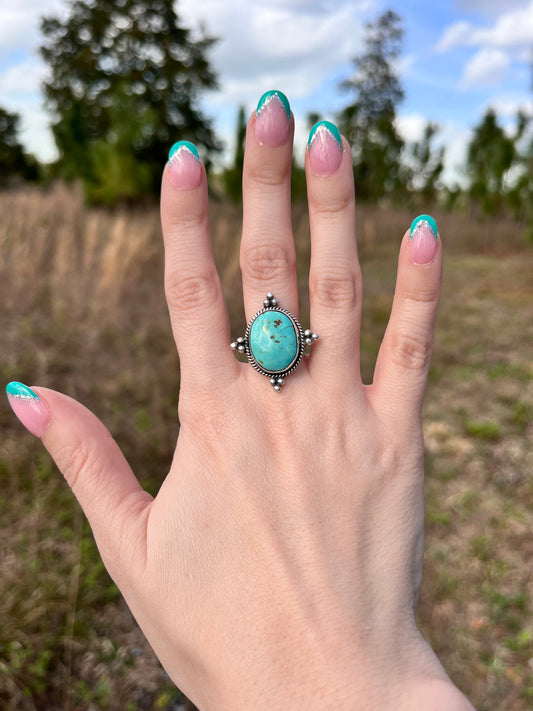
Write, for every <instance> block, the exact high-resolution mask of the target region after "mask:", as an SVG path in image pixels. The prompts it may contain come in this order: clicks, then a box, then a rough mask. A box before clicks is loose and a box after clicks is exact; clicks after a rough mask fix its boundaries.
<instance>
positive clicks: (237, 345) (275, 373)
mask: <svg viewBox="0 0 533 711" xmlns="http://www.w3.org/2000/svg"><path fill="white" fill-rule="evenodd" d="M269 311H275V312H276V313H281V314H284V315H285V316H287V318H288V319H289V320H290V322H291V324H292V326H293V328H294V331H295V333H296V339H297V342H298V349H297V352H296V356H295V357H294V360H293V361H292V363H291V364H290V365H289V367H288V368H285V369H283V370H266V368H263V366H262V365H260V364H259V363H258V362H257V361H256V359H255V358H254V355H253V353H252V349H251V347H250V333H251V330H252V326H253V324H254V322H255V321H256V319H257V318H258V317H259V316H261V314H264V313H267V312H269ZM317 338H318V334H317V333H312V332H311V330H310V329H307V330H306V331H304V330H303V328H302V326H301V324H300V322H299V321H298V319H297V318H296V316H295V315H294V314H292V313H291V312H290V311H288V310H287V309H284V308H282V307H281V306H278V301H277V299H276V298H275V297H274V295H273V294H272V292H269V293H268V294H267V295H266V299H265V300H264V301H263V308H262V309H260V310H259V311H257V312H256V313H255V314H254V315H253V316H252V318H251V319H250V320H249V321H248V325H247V327H246V333H245V334H244V337H242V336H241V337H240V338H237V340H236V341H234V342H233V343H232V344H231V348H232V349H233V350H237V351H239V352H240V353H244V354H246V358H247V359H248V362H249V363H250V365H251V366H252V368H254V370H256V371H257V372H258V373H260V374H261V375H264V376H265V377H267V378H270V384H271V385H272V386H273V388H274V390H276V391H279V390H280V389H281V386H282V385H283V383H284V382H285V378H286V377H287V375H290V374H291V373H293V372H294V371H295V370H296V368H297V367H298V366H299V365H300V363H301V361H302V358H303V356H304V353H305V348H306V346H307V345H311V343H312V342H313V341H315V340H317Z"/></svg>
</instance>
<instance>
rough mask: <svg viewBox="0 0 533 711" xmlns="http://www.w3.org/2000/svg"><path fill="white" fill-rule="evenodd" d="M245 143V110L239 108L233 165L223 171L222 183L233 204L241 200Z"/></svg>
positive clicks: (242, 107) (241, 107)
mask: <svg viewBox="0 0 533 711" xmlns="http://www.w3.org/2000/svg"><path fill="white" fill-rule="evenodd" d="M245 141H246V110H245V108H244V106H240V107H239V112H238V114H237V128H236V130H235V151H234V154H233V165H232V166H231V167H230V168H227V169H226V170H225V171H224V175H223V181H224V187H225V189H226V194H227V195H228V197H229V198H230V199H231V200H232V201H233V202H240V201H241V200H242V170H243V165H244V144H245Z"/></svg>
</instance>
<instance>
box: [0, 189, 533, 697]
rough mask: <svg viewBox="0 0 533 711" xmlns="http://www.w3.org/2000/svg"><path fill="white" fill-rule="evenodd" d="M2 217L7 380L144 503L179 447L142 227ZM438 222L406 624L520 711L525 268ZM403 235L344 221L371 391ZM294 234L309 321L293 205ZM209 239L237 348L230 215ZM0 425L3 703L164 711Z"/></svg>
mask: <svg viewBox="0 0 533 711" xmlns="http://www.w3.org/2000/svg"><path fill="white" fill-rule="evenodd" d="M0 214H1V215H2V219H1V223H0V249H1V254H2V259H1V263H0V277H1V283H2V301H1V304H0V318H1V326H2V346H1V352H2V358H1V362H0V369H1V375H2V377H3V380H4V382H7V381H8V380H10V379H18V380H22V381H23V382H28V383H30V384H31V383H35V384H42V385H47V386H49V387H53V388H57V389H60V390H62V391H64V392H67V393H69V394H70V395H72V396H73V397H76V398H78V399H80V400H81V401H83V402H84V403H85V404H86V405H87V406H88V407H90V408H91V409H92V410H94V411H95V412H96V413H98V415H99V416H100V417H101V418H102V419H103V420H104V422H105V423H106V424H107V425H108V427H109V428H110V429H111V431H112V432H113V434H114V435H115V437H116V438H117V439H118V441H119V442H120V444H121V446H122V447H123V449H124V451H125V453H126V455H127V457H128V459H129V460H130V462H131V464H132V466H133V468H134V470H135V471H137V472H139V473H141V476H142V478H143V481H144V483H145V485H146V487H147V488H148V489H150V490H152V491H155V490H156V489H157V487H158V485H159V483H160V481H161V478H162V476H163V475H164V473H165V471H166V470H167V469H168V466H169V463H170V458H171V453H172V450H173V444H174V442H175V438H176V435H177V422H176V399H177V392H178V385H179V375H178V363H177V358H176V355H175V352H174V347H173V343H172V339H171V335H170V330H169V326H168V317H167V314H166V306H165V302H164V295H163V290H162V270H163V254H162V245H161V239H160V228H159V220H158V214H157V211H156V210H155V209H154V210H152V211H143V212H123V211H117V212H114V213H106V212H102V211H97V210H91V211H87V210H86V209H85V208H84V207H83V205H82V202H81V200H80V198H79V195H77V194H76V193H72V192H69V191H67V190H66V189H64V188H62V187H60V186H57V187H56V188H54V189H53V190H52V191H50V192H49V193H48V194H44V193H41V192H30V191H25V192H20V193H10V194H7V193H6V194H0ZM435 216H436V218H437V220H438V223H439V228H440V231H441V234H442V235H443V237H444V241H445V250H446V269H445V285H444V298H443V303H442V307H441V311H440V316H439V320H438V324H437V339H436V346H435V356H434V359H433V365H432V370H431V380H430V385H429V389H428V397H427V400H426V408H425V434H426V447H427V520H428V525H427V545H426V568H425V578H424V584H423V589H422V595H421V603H420V609H419V615H420V624H421V627H422V629H423V630H424V632H425V634H426V635H427V636H428V637H429V638H430V639H431V641H432V644H433V645H434V647H435V648H436V649H437V651H438V652H439V654H440V656H441V658H442V660H443V663H444V665H445V667H446V668H447V669H448V671H449V672H450V674H451V675H452V677H453V678H454V679H455V680H456V681H457V683H458V684H459V685H460V686H461V687H462V688H463V689H465V690H466V691H467V692H468V693H469V694H470V695H471V697H472V699H473V701H474V702H475V704H476V705H477V708H478V709H479V710H480V711H488V710H489V709H491V711H504V710H505V711H511V710H514V711H522V710H524V711H525V709H526V708H530V704H531V701H532V699H533V668H532V666H533V662H532V658H533V649H532V642H531V639H532V634H533V629H532V626H531V578H532V576H531V573H532V570H531V560H532V558H533V548H532V546H533V541H532V538H531V530H532V525H531V524H532V508H533V482H532V476H531V472H532V467H531V464H532V461H531V452H530V451H528V449H527V441H528V437H529V439H530V440H531V434H532V425H531V421H532V408H533V393H532V385H531V383H532V380H531V375H532V369H531V356H530V350H529V348H530V345H531V342H532V341H533V338H532V337H533V320H532V318H531V297H532V285H531V266H532V259H531V250H530V249H529V248H528V247H527V246H526V245H525V243H524V239H523V236H522V232H521V230H520V228H519V227H518V226H517V225H514V224H512V223H507V222H504V221H502V222H499V223H494V222H487V223H484V224H479V223H476V222H471V221H469V220H468V219H467V218H466V217H464V216H461V215H449V214H438V213H437V214H436V215H435ZM412 217H413V215H412V214H410V213H409V212H408V211H407V210H405V211H400V210H394V211H391V210H384V209H383V210H378V209H375V208H368V207H362V208H360V209H359V213H358V238H359V245H360V255H361V262H362V268H363V275H364V278H365V304H364V321H363V337H362V365H363V372H364V376H365V379H366V380H367V381H368V380H370V379H371V378H372V368H373V363H374V359H375V355H376V352H377V347H378V345H379V341H380V338H381V335H382V333H383V330H384V328H385V325H386V319H387V316H388V311H389V308H390V301H391V296H392V289H393V284H394V273H395V267H396V253H397V245H398V243H399V240H400V238H401V234H402V232H403V230H404V228H406V227H407V226H408V225H409V223H410V220H411V219H412ZM293 223H294V230H295V236H296V242H297V249H298V253H299V260H300V261H299V264H300V267H299V270H300V271H299V277H300V294H301V298H302V304H303V309H302V310H303V312H304V317H305V310H306V267H307V263H308V259H309V248H308V238H307V234H308V220H307V216H306V211H305V208H304V207H303V206H297V207H296V208H295V210H294V214H293ZM212 224H213V232H214V244H215V252H216V259H217V263H218V266H219V270H220V273H221V276H222V280H223V286H224V290H225V294H226V297H227V299H228V303H229V305H230V317H231V319H232V323H233V324H234V326H235V330H236V331H238V330H239V329H240V327H241V325H242V322H243V318H244V316H243V311H242V300H241V296H240V282H239V269H238V238H239V234H240V217H239V211H238V209H236V208H234V207H230V206H227V205H225V204H221V203H215V204H214V205H213V206H212ZM303 320H305V318H304V319H303ZM528 347H529V348H528ZM0 423H1V425H2V431H3V432H4V433H5V435H6V436H4V437H3V438H2V440H1V442H0V477H1V486H0V491H1V492H2V493H1V494H0V498H1V502H0V504H1V508H0V511H1V514H0V515H1V523H2V526H1V532H0V542H1V547H0V556H1V557H0V580H1V583H0V615H1V619H2V628H1V631H0V705H1V706H2V708H5V709H6V711H10V710H14V709H17V711H19V710H21V711H33V710H35V709H36V710H38V711H44V709H46V710H47V711H53V710H55V709H58V710H59V709H61V711H68V710H74V709H76V711H77V710H87V711H89V709H95V708H97V709H109V710H110V711H114V710H115V709H116V710H118V709H121V711H124V709H131V710H133V709H135V710H136V711H137V710H138V709H150V710H151V709H168V710H170V709H176V708H177V705H178V704H179V703H180V696H179V694H178V693H177V692H176V691H175V689H174V687H173V686H172V684H170V683H169V680H168V679H167V678H166V677H165V675H164V673H163V672H162V670H161V669H160V667H159V665H158V663H157V661H156V660H155V658H154V657H153V655H152V653H151V651H150V649H149V648H148V646H147V644H146V643H145V641H144V639H143V637H142V635H141V634H140V632H139V631H138V630H137V627H136V625H135V623H134V622H133V621H132V619H131V617H130V614H129V612H128V610H127V609H126V607H125V605H124V603H123V602H122V600H121V598H120V595H119V594H118V591H117V590H116V588H115V587H114V585H113V584H112V583H111V581H110V580H109V578H108V577H107V574H106V573H105V571H104V570H103V567H102V564H101V563H100V560H99V557H98V554H97V552H96V550H95V546H94V544H93V541H92V537H91V535H90V531H89V529H88V526H87V524H86V523H85V522H84V519H83V517H82V515H81V513H80V510H79V508H78V506H77V504H76V503H75V501H74V500H73V498H72V496H71V494H70V491H69V490H68V488H67V487H66V485H65V484H64V482H63V480H62V478H61V477H60V476H59V475H58V473H57V472H56V471H55V470H54V467H53V466H52V464H51V463H50V460H49V458H48V456H47V455H46V454H45V453H43V452H42V451H41V447H40V445H39V443H38V442H36V441H35V440H34V439H33V438H32V437H31V436H30V435H27V434H25V433H24V432H23V431H22V430H21V428H20V426H19V425H18V423H17V422H16V421H15V418H14V417H13V416H12V414H11V413H10V411H9V408H8V406H7V404H6V403H4V404H3V405H2V406H1V408H0Z"/></svg>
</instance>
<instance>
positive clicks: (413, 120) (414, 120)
mask: <svg viewBox="0 0 533 711" xmlns="http://www.w3.org/2000/svg"><path fill="white" fill-rule="evenodd" d="M427 122H428V119H427V117H425V116H421V115H420V114H405V115H403V116H398V118H397V119H396V129H397V130H398V133H399V134H400V136H401V137H402V138H403V140H404V141H407V142H408V143H414V142H415V141H419V140H420V139H421V138H422V136H423V134H424V128H425V126H426V125H427Z"/></svg>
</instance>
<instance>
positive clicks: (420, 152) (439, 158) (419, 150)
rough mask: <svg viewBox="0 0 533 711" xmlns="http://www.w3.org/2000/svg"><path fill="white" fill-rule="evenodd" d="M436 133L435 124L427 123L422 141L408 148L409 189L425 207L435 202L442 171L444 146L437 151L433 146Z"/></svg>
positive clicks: (436, 127) (437, 129) (437, 128)
mask: <svg viewBox="0 0 533 711" xmlns="http://www.w3.org/2000/svg"><path fill="white" fill-rule="evenodd" d="M438 131H439V127H438V126H437V124H435V123H432V122H431V121H429V122H428V123H427V124H426V125H425V127H424V133H423V135H422V139H421V140H420V141H416V142H415V143H413V144H412V146H410V155H409V157H408V160H409V173H410V176H409V178H410V179H409V182H410V186H411V189H412V190H413V191H414V192H415V193H417V194H418V195H420V196H421V198H422V201H423V203H424V204H426V205H430V204H431V203H432V202H433V201H434V200H435V198H436V195H437V190H438V188H439V179H440V176H441V174H442V171H443V170H444V151H445V149H444V146H441V147H440V148H438V149H435V148H434V146H433V139H434V138H435V136H436V135H437V133H438Z"/></svg>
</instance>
